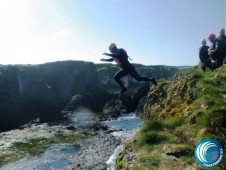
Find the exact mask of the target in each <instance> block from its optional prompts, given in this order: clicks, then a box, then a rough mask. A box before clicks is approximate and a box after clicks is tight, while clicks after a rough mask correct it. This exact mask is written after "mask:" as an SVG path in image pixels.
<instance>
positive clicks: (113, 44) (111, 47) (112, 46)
mask: <svg viewBox="0 0 226 170" xmlns="http://www.w3.org/2000/svg"><path fill="white" fill-rule="evenodd" d="M115 47H116V44H115V43H111V45H110V46H109V48H108V49H109V50H110V51H111V50H112V49H113V48H115Z"/></svg>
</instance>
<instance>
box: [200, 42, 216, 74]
mask: <svg viewBox="0 0 226 170" xmlns="http://www.w3.org/2000/svg"><path fill="white" fill-rule="evenodd" d="M208 49H209V46H206V45H205V46H202V47H200V48H199V59H200V61H201V67H202V70H203V71H206V67H209V68H210V69H211V70H213V69H212V62H211V60H210V56H209V55H208Z"/></svg>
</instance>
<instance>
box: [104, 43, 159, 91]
mask: <svg viewBox="0 0 226 170" xmlns="http://www.w3.org/2000/svg"><path fill="white" fill-rule="evenodd" d="M109 50H110V52H111V53H110V54H108V53H103V55H106V56H109V57H111V58H109V59H104V58H102V59H101V61H108V62H112V61H115V62H116V63H117V64H118V65H119V66H120V67H121V69H120V70H119V71H118V72H117V73H116V74H115V75H114V80H115V81H116V82H117V83H118V84H119V85H120V87H121V92H120V94H122V93H124V92H126V91H127V89H126V87H125V86H124V85H123V83H122V81H121V78H122V77H124V76H127V75H130V76H132V77H133V78H134V79H136V80H137V81H148V82H152V83H153V84H154V85H157V81H156V80H155V78H154V77H152V78H147V77H141V76H140V75H139V74H138V72H137V71H136V70H135V68H134V67H133V65H132V64H131V63H130V62H129V61H128V58H129V56H128V55H127V53H126V51H125V50H124V49H122V48H120V49H119V48H117V46H116V44H114V43H112V44H111V45H110V46H109Z"/></svg>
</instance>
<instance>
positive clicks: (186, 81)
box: [137, 76, 197, 120]
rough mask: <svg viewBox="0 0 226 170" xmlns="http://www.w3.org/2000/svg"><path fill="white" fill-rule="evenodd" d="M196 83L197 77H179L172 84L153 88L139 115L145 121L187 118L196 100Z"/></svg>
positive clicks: (163, 84)
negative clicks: (178, 117)
mask: <svg viewBox="0 0 226 170" xmlns="http://www.w3.org/2000/svg"><path fill="white" fill-rule="evenodd" d="M196 83H197V79H196V78H195V76H194V77H192V76H183V77H180V76H178V77H177V78H175V79H174V80H173V81H172V82H168V83H162V84H161V85H160V86H158V87H157V88H152V89H151V90H150V91H149V93H148V96H147V99H146V101H145V103H143V104H144V105H143V110H141V111H140V112H137V114H138V115H139V116H140V117H142V118H143V119H145V120H148V119H151V118H167V117H173V116H186V115H187V114H188V112H189V111H188V110H189V106H190V104H191V103H192V102H193V100H194V99H195V94H194V88H195V85H196ZM189 119H191V118H189Z"/></svg>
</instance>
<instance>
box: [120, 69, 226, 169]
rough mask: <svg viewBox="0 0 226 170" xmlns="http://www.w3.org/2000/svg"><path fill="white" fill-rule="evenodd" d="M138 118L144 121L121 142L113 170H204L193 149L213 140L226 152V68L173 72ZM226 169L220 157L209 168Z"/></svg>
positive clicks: (146, 102)
mask: <svg viewBox="0 0 226 170" xmlns="http://www.w3.org/2000/svg"><path fill="white" fill-rule="evenodd" d="M137 114H138V115H139V116H140V117H142V118H143V119H144V121H145V123H144V125H143V127H142V128H141V130H140V131H139V132H137V134H136V135H135V136H134V137H133V138H132V139H130V140H128V141H126V142H125V144H124V150H123V151H122V152H121V153H119V155H118V158H117V162H116V169H134V170H138V169H139V170H142V169H144V170H146V169H148V170H149V169H172V170H175V169H205V168H203V167H201V166H199V165H198V164H197V163H196V161H195V158H194V149H195V145H196V144H197V143H198V142H199V141H200V140H202V139H204V138H213V139H215V140H217V141H219V142H220V143H221V145H222V146H223V149H224V150H225V148H226V138H225V137H226V67H225V66H224V67H222V68H220V69H218V70H216V71H215V72H210V71H207V72H206V73H204V72H202V71H201V70H191V71H186V72H183V73H182V72H181V73H177V74H176V75H175V77H174V79H173V80H171V81H167V82H162V83H160V85H158V86H157V87H154V88H152V89H151V90H150V92H149V94H148V96H147V100H146V101H145V103H144V107H143V111H140V112H139V113H137ZM225 168H226V158H225V156H224V157H223V160H222V161H221V163H220V164H218V166H215V167H213V168H211V169H214V170H221V169H225Z"/></svg>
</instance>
